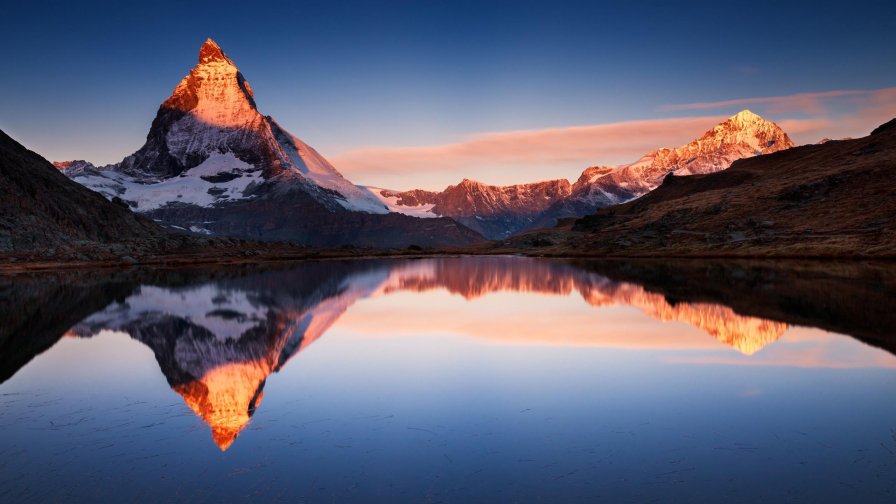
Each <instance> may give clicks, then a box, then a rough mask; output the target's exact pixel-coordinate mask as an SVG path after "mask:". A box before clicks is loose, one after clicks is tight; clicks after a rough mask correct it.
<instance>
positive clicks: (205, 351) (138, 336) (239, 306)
mask: <svg viewBox="0 0 896 504" xmlns="http://www.w3.org/2000/svg"><path fill="white" fill-rule="evenodd" d="M654 270H655V268H647V271H654ZM633 271H634V270H632V268H631V267H627V268H625V271H624V272H623V273H624V274H625V275H626V276H627V278H630V279H631V278H632V277H635V279H636V277H637V275H636V272H633ZM734 271H739V270H737V269H736V268H735V270H734ZM748 271H752V270H749V269H748ZM142 275H143V276H138V277H136V278H129V277H127V276H126V275H125V276H124V277H123V278H122V279H120V280H118V281H116V282H110V283H109V285H111V286H112V287H114V288H112V287H108V286H106V287H104V288H102V287H101V288H100V290H101V291H108V292H112V293H114V299H116V300H114V301H111V302H110V303H109V304H108V306H105V308H104V309H102V310H99V311H96V312H95V313H92V314H91V315H89V316H87V317H86V318H84V319H83V320H81V321H80V322H78V323H76V324H75V325H74V326H73V327H71V329H69V330H68V331H67V332H66V334H67V335H69V336H73V337H84V338H86V337H91V336H94V335H97V334H99V333H109V332H113V333H124V334H126V335H128V336H130V337H131V338H133V339H135V340H137V341H140V342H141V343H143V344H144V345H146V346H147V347H149V348H150V349H151V350H152V351H153V353H154V354H155V358H156V360H157V362H158V364H159V367H160V368H161V371H162V373H163V374H164V375H165V378H166V379H167V381H168V383H169V385H170V386H171V388H172V389H173V390H174V391H175V392H177V393H178V394H179V395H180V396H181V397H182V398H183V400H184V402H185V403H186V404H187V405H188V406H189V407H190V409H192V410H193V411H194V412H195V414H197V415H198V416H200V417H201V418H202V419H203V420H204V421H205V422H206V423H207V424H208V425H209V426H210V427H211V431H212V436H213V438H214V441H215V443H216V444H217V445H218V446H219V447H220V448H221V450H226V449H227V448H228V447H230V446H231V444H232V443H233V442H234V440H235V439H236V437H237V436H238V435H239V434H240V432H241V431H242V430H243V429H245V428H246V426H247V424H248V423H249V421H250V418H251V416H252V414H253V413H254V411H255V409H256V408H258V407H259V405H260V404H261V402H262V398H263V395H264V386H265V382H266V380H267V378H268V376H269V375H271V374H272V373H275V372H277V371H278V370H280V369H281V368H282V367H283V366H284V365H285V364H286V363H287V362H289V360H290V359H291V358H292V357H294V356H295V355H296V354H298V353H299V352H301V351H302V350H303V349H305V348H307V347H308V346H309V345H310V344H311V343H313V342H315V341H317V340H318V339H320V338H321V337H322V336H323V335H324V334H325V333H326V332H327V331H328V329H329V328H330V327H331V326H332V325H333V324H334V323H335V322H336V321H337V320H339V319H340V317H342V316H343V314H345V313H346V311H347V310H349V309H350V308H351V307H352V306H353V305H355V304H356V303H358V302H359V301H361V300H365V299H374V298H382V297H387V296H390V295H393V294H396V293H402V292H413V293H419V292H427V291H433V290H445V291H447V292H448V293H450V294H452V295H459V296H462V297H463V298H464V299H465V300H467V301H478V300H480V299H481V298H483V297H484V296H487V295H489V294H492V293H497V292H511V293H533V294H541V295H549V296H570V295H578V296H580V297H581V298H582V299H583V300H584V301H585V302H587V303H588V304H589V305H591V306H593V307H596V308H607V307H623V308H634V309H637V310H638V311H640V312H641V313H643V314H644V315H647V316H648V317H651V318H652V319H655V320H657V321H663V322H669V321H674V322H681V323H685V324H689V325H690V326H693V327H695V328H698V329H699V330H701V331H703V332H704V333H705V334H706V335H707V342H708V341H710V340H709V339H708V338H709V337H711V338H715V339H716V340H718V341H719V342H721V343H723V344H725V345H728V346H729V347H731V348H732V349H734V350H735V351H737V352H739V353H740V354H743V355H746V356H750V355H753V354H755V353H756V352H758V351H759V350H761V349H763V348H764V347H766V346H768V345H771V344H774V342H775V341H777V340H778V339H779V338H781V336H782V335H783V334H784V333H785V332H786V331H787V330H788V328H789V325H788V323H787V322H785V321H780V320H769V319H765V318H760V317H756V316H751V315H748V314H741V313H737V312H735V310H733V309H732V308H730V307H728V306H726V305H724V304H720V303H715V302H712V299H711V297H710V298H705V299H699V300H696V301H694V302H690V301H682V300H678V301H673V300H670V299H669V298H667V295H664V294H663V293H661V291H662V288H657V287H656V286H654V287H652V289H651V290H648V289H645V288H644V287H642V286H640V285H639V284H638V283H635V282H633V281H619V280H613V279H611V277H613V276H616V277H618V276H620V271H619V265H618V264H615V263H613V264H610V265H601V264H600V263H577V264H573V263H570V262H560V261H549V260H539V259H529V258H512V257H485V258H482V257H468V258H437V259H422V260H396V261H390V260H384V261H356V262H321V263H305V264H300V265H297V266H292V267H289V268H286V269H276V270H250V271H242V272H240V271H236V272H220V271H212V272H196V273H172V272H159V273H156V274H150V273H143V274H142ZM667 276H668V275H667ZM692 276H695V277H696V278H697V281H698V282H699V281H705V280H706V275H703V277H704V278H700V275H692ZM734 276H738V275H734ZM716 280H718V279H716ZM729 283H730V282H729ZM783 284H786V282H783ZM100 285H103V284H102V283H100ZM126 285H130V287H125V286H126ZM761 288H763V289H766V290H768V289H767V286H763V287H761ZM125 292H126V293H125ZM68 297H71V296H68ZM22 298H23V299H26V298H27V296H22ZM75 298H76V299H78V298H77V296H76V297H75ZM698 298H699V296H698ZM56 299H58V297H56ZM802 299H803V302H804V303H811V299H808V298H807V297H806V296H803V298H802ZM8 301H9V300H8V298H7V302H8ZM53 308H54V306H52V305H47V306H46V307H45V309H46V310H53ZM55 308H58V309H59V310H65V309H66V306H65V303H60V304H58V305H56V306H55ZM407 310H408V311H409V312H410V311H413V310H415V307H413V306H409V307H407ZM803 312H805V310H802V312H801V313H803ZM599 313H600V312H595V317H594V319H595V322H596V323H597V324H599V323H600V320H601V319H600V316H599V315H598V314H599ZM423 315H424V316H429V315H427V314H423ZM26 318H27V317H26ZM780 318H781V319H782V320H786V318H785V317H780ZM800 321H801V322H802V323H805V320H803V319H800ZM497 322H498V323H499V324H500V325H501V326H503V330H502V331H500V332H502V333H504V332H506V333H512V334H513V335H514V342H516V343H520V342H523V343H525V342H527V340H531V341H530V342H531V343H544V342H545V340H547V341H550V340H551V339H552V338H555V337H556V338H557V340H558V341H561V342H562V335H561V334H559V333H562V332H563V320H560V319H559V318H558V319H557V320H554V321H551V323H552V324H554V325H555V328H556V332H557V334H556V335H555V334H540V335H538V336H537V337H530V336H527V335H528V334H529V333H527V332H526V331H525V330H521V328H522V327H523V326H525V325H526V324H529V323H530V322H531V321H529V320H508V319H500V320H498V321H497ZM401 323H402V322H401V321H398V320H395V321H393V322H392V323H391V325H390V324H386V326H387V327H391V326H392V325H394V326H395V327H396V328H397V327H398V326H400V325H401ZM427 323H431V324H437V323H438V320H436V319H432V318H430V319H429V321H428V322H427ZM22 324H23V329H24V330H26V331H27V327H28V326H29V320H27V319H26V320H25V321H24V322H22ZM516 325H519V327H516ZM483 331H484V333H485V336H484V337H486V338H492V337H495V335H494V334H493V333H494V332H496V331H491V332H489V331H490V329H489V328H485V329H484V330H483ZM472 335H473V336H476V334H475V331H474V334H472ZM57 337H58V336H57ZM632 337H633V336H632V335H631V334H628V333H622V334H618V333H611V334H607V333H606V332H601V331H596V330H595V331H594V332H593V333H586V334H585V335H584V336H582V337H581V338H579V340H577V341H576V344H589V345H595V346H614V345H620V344H621V345H624V344H625V343H626V340H627V338H632ZM660 337H661V338H663V339H664V340H665V341H664V343H663V344H664V345H667V346H673V347H674V346H675V345H676V342H675V340H674V335H672V334H668V335H662V336H660ZM36 339H37V340H40V338H36ZM51 339H52V337H51ZM4 340H6V343H7V346H9V344H10V341H13V342H14V335H6V337H5V338H4ZM657 341H658V340H655V339H654V340H650V339H648V340H647V341H646V343H645V342H642V344H645V345H646V346H650V345H652V344H656V343H657ZM49 344H50V345H51V344H52V342H50V343H49ZM39 350H40V349H38V351H39ZM35 353H37V352H35ZM32 356H33V355H32ZM29 359H30V357H27V358H25V359H24V360H26V361H27V360H29ZM886 364H887V365H890V364H892V363H890V362H889V361H888V362H887V363H886ZM18 365H21V364H20V363H16V362H12V363H10V362H4V366H5V367H10V366H12V367H13V368H15V367H16V366H18ZM12 372H15V369H12Z"/></svg>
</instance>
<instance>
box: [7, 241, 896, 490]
mask: <svg viewBox="0 0 896 504" xmlns="http://www.w3.org/2000/svg"><path fill="white" fill-rule="evenodd" d="M894 299H896V266H894V265H892V264H875V263H811V262H798V263H794V262H777V263H767V262H756V261H747V262H724V263H717V262H711V261H696V260H695V261H666V262H639V261H584V260H549V259H537V258H523V257H443V258H424V259H414V260H411V259H401V260H399V259H396V260H356V261H320V262H308V263H293V264H278V265H268V266H245V267H242V266H229V267H226V268H220V267H218V268H216V267H197V268H191V269H165V268H155V269H137V268H135V269H132V270H126V271H115V270H105V271H102V270H101V271H70V272H55V273H45V274H38V273H32V274H20V275H12V276H4V277H0V313H2V314H3V317H4V318H3V319H2V320H0V350H2V352H0V380H2V384H0V403H2V406H0V454H2V458H0V481H2V483H0V499H2V501H3V502H16V503H19V502H242V501H249V500H251V501H255V502H358V503H379V502H382V503H394V502H425V503H437V502H446V503H447V502H459V503H467V502H489V503H492V502H604V501H606V502H653V501H657V502H684V501H714V502H757V501H765V502H844V501H849V502H894V499H896V401H894V397H896V356H894V352H896V329H894V328H896V302H894Z"/></svg>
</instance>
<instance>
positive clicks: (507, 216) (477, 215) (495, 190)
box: [369, 110, 794, 240]
mask: <svg viewBox="0 0 896 504" xmlns="http://www.w3.org/2000/svg"><path fill="white" fill-rule="evenodd" d="M793 146H794V143H793V141H792V140H791V139H790V137H788V136H787V133H785V132H784V130H782V129H781V128H780V127H779V126H778V125H777V124H775V123H773V122H770V121H766V120H765V119H763V118H762V117H760V116H758V115H756V114H754V113H752V112H751V111H749V110H744V111H741V112H740V113H738V114H736V115H734V116H732V117H730V118H728V119H727V120H726V121H724V122H722V123H721V124H719V125H717V126H715V127H714V128H712V129H711V130H709V131H707V132H706V133H704V134H703V135H702V136H701V137H700V138H697V139H696V140H694V141H692V142H689V143H687V144H685V145H682V146H680V147H677V148H674V149H666V148H663V149H658V150H654V151H651V152H649V153H647V154H645V155H644V156H642V157H641V158H640V159H638V160H637V161H635V162H634V163H630V164H626V165H620V166H592V167H590V168H587V169H586V170H585V171H583V172H582V174H581V176H580V177H579V179H578V180H576V182H575V183H573V184H570V183H569V181H567V180H566V179H557V180H549V181H545V182H537V183H532V184H517V185H510V186H491V185H486V184H483V183H480V182H476V181H473V180H469V179H464V180H463V181H462V182H461V183H460V184H457V185H453V186H449V187H448V188H447V189H445V190H444V191H441V192H435V191H424V190H419V189H417V190H411V191H392V190H388V189H381V188H374V187H369V189H370V190H371V191H372V192H373V193H374V194H376V195H378V196H379V197H380V199H381V200H382V201H383V203H385V204H386V205H387V206H388V207H389V208H390V209H392V210H393V211H395V212H402V213H406V214H408V215H415V216H433V217H434V216H447V217H451V218H453V219H455V220H457V221H458V222H461V223H462V224H464V225H466V226H467V227H469V228H471V229H474V230H476V231H478V232H480V233H482V235H483V236H485V237H487V238H489V239H492V240H498V239H502V238H506V237H508V236H510V235H513V234H517V233H519V232H521V231H529V230H532V229H537V228H545V227H552V226H554V225H555V224H557V221H558V220H559V219H562V218H566V217H584V216H585V215H588V214H590V213H593V212H594V211H595V210H597V209H598V208H604V207H608V206H611V205H617V204H620V203H625V202H627V201H630V200H632V199H635V198H638V197H640V196H642V195H644V194H646V193H648V192H650V191H652V190H653V189H655V188H656V187H657V186H659V185H660V184H661V183H662V181H663V178H664V177H666V175H668V174H670V173H674V174H675V175H696V174H706V173H714V172H717V171H721V170H724V169H726V168H728V167H729V166H731V163H733V162H734V161H736V160H738V159H743V158H747V157H752V156H757V155H762V154H770V153H772V152H778V151H780V150H785V149H789V148H791V147H793Z"/></svg>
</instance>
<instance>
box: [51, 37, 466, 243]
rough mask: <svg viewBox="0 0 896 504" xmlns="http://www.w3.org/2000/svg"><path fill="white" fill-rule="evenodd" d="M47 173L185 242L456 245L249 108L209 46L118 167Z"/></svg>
mask: <svg viewBox="0 0 896 504" xmlns="http://www.w3.org/2000/svg"><path fill="white" fill-rule="evenodd" d="M57 167H58V168H59V169H60V170H62V171H63V173H65V174H66V175H68V176H70V177H71V178H72V179H73V180H75V181H77V182H79V183H81V184H83V185H85V186H86V187H89V188H91V189H94V190H96V191H98V192H100V193H102V194H103V195H105V196H106V197H107V198H110V199H112V198H116V197H117V198H119V199H120V200H122V201H124V202H125V203H126V204H127V205H128V206H130V208H131V209H133V210H134V211H135V212H139V213H141V214H143V215H146V216H148V217H150V218H152V219H154V220H156V221H157V222H160V223H161V224H163V225H165V226H168V227H173V228H178V229H183V230H189V231H192V232H194V233H200V234H209V235H225V236H231V237H237V238H244V239H254V240H280V241H294V242H299V243H302V244H305V245H319V246H334V245H344V244H351V245H361V246H380V247H382V246H407V245H412V244H414V245H421V246H431V245H462V244H469V243H473V242H476V241H481V239H482V238H481V236H479V235H478V234H477V233H475V232H473V231H471V230H469V229H467V228H464V227H463V226H460V225H458V224H457V223H455V222H454V221H452V220H451V219H438V220H437V221H431V220H422V219H416V218H411V217H408V216H405V215H395V214H390V213H389V209H388V208H387V207H386V206H385V205H383V204H382V203H381V202H380V201H379V199H377V198H376V197H374V196H373V195H372V194H371V193H370V192H369V191H367V190H366V189H363V188H359V187H356V186H355V185H354V184H352V183H351V182H349V181H348V180H346V179H345V178H344V177H343V176H342V175H341V174H340V173H339V172H338V171H337V170H336V169H335V168H334V167H333V166H332V165H331V164H330V163H329V162H328V161H327V160H326V159H324V157H323V156H321V155H320V154H319V153H318V152H317V151H315V150H314V149H313V148H311V147H309V146H308V145H306V144H305V143H304V142H302V141H301V140H299V139H298V138H297V137H295V136H293V135H292V134H290V133H289V132H287V131H286V130H285V129H284V128H283V127H282V126H280V125H279V124H278V123H277V122H276V121H275V120H274V119H273V118H272V117H270V116H264V115H262V114H261V113H260V112H259V111H258V108H257V107H256V104H255V95H254V92H253V91H252V88H251V86H250V85H249V82H248V81H247V80H246V79H245V77H244V76H243V75H242V73H240V71H239V69H238V68H237V67H236V65H234V63H233V61H232V60H231V59H230V58H228V57H227V55H226V54H224V52H223V51H222V50H221V48H220V47H219V46H218V45H217V44H216V43H215V42H214V41H212V40H211V39H209V40H206V42H205V43H204V44H203V45H202V47H201V48H200V50H199V62H198V64H197V65H196V66H195V67H194V68H193V69H192V70H191V71H190V73H189V74H188V75H187V76H186V77H184V78H183V80H181V82H180V83H179V84H178V85H177V86H176V87H175V88H174V91H173V92H172V94H171V96H170V97H169V98H168V99H166V100H165V101H164V102H163V103H162V105H161V107H160V108H159V111H158V113H157V114H156V117H155V119H154V120H153V122H152V125H151V127H150V130H149V133H148V135H147V137H146V143H145V144H144V145H143V146H142V147H141V148H140V149H139V150H137V152H135V153H134V154H132V155H130V156H127V157H126V158H124V160H122V161H121V162H120V163H117V164H113V165H107V166H103V167H97V166H93V165H92V164H90V163H87V162H84V161H76V162H61V163H57Z"/></svg>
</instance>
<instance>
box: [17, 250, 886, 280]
mask: <svg viewBox="0 0 896 504" xmlns="http://www.w3.org/2000/svg"><path fill="white" fill-rule="evenodd" d="M235 252H237V253H234V254H232V255H228V254H208V255H201V254H200V255H190V254H183V255H166V256H150V257H147V258H143V259H139V260H131V259H129V260H123V259H122V260H110V259H101V260H90V261H83V260H65V259H48V260H42V261H9V262H0V275H14V274H19V273H40V272H53V271H59V270H78V269H91V270H99V269H110V270H111V269H129V268H140V267H162V268H167V267H170V268H183V267H190V266H215V265H218V266H227V265H235V266H238V265H247V264H276V263H289V262H304V261H329V260H370V259H391V258H400V259H424V258H430V257H459V256H523V257H533V258H547V259H579V260H581V259H586V260H610V261H661V260H673V261H693V260H711V261H729V260H730V261H763V262H765V261H784V262H796V261H812V262H832V263H833V262H862V261H873V262H882V263H889V262H896V253H894V254H886V255H869V254H848V255H847V254H835V253H831V254H805V255H797V254H781V255H778V254H749V253H720V254H704V253H690V254H689V253H668V252H667V253H662V252H659V251H658V252H657V253H631V254H623V253H604V254H594V253H577V252H565V251H564V252H551V251H547V250H545V251H538V250H519V249H502V248H494V249H442V250H431V251H428V250H394V249H392V250H389V249H384V250H375V249H360V250H358V249H320V250H308V251H304V252H301V253H286V252H282V251H280V252H273V253H265V252H264V251H263V250H247V251H242V253H239V251H235ZM247 252H248V254H247ZM0 261H2V259H0Z"/></svg>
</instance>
